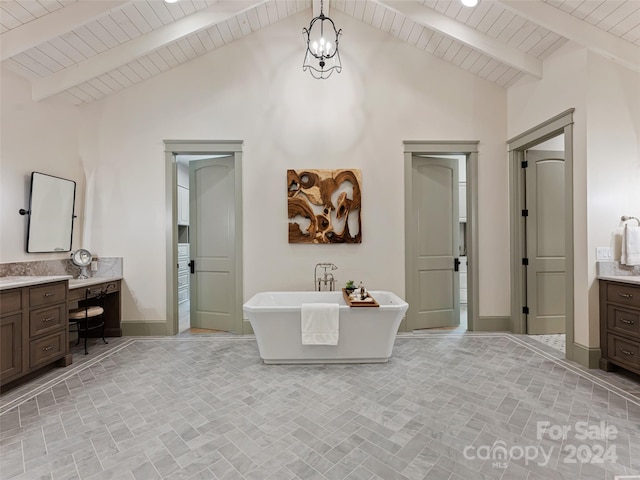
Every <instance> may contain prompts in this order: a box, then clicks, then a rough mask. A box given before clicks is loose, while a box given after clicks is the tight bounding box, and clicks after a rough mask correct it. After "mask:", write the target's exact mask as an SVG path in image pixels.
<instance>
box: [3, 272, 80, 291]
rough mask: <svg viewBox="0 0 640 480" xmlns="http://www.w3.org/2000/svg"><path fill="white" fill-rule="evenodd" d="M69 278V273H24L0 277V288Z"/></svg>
mask: <svg viewBox="0 0 640 480" xmlns="http://www.w3.org/2000/svg"><path fill="white" fill-rule="evenodd" d="M70 278H72V277H71V275H42V276H37V275H24V276H10V277H0V290H8V289H10V288H20V287H30V286H32V285H40V284H42V283H49V282H56V281H58V280H67V279H70Z"/></svg>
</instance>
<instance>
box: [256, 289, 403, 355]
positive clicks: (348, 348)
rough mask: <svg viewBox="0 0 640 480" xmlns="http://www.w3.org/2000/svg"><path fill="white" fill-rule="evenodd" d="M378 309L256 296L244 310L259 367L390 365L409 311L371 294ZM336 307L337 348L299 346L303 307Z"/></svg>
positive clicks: (293, 295)
mask: <svg viewBox="0 0 640 480" xmlns="http://www.w3.org/2000/svg"><path fill="white" fill-rule="evenodd" d="M370 293H371V296H373V298H375V299H376V300H377V302H378V303H379V304H380V307H349V306H347V304H346V303H345V301H344V298H343V296H342V292H341V291H340V292H261V293H256V294H255V295H254V296H253V297H251V299H249V301H247V302H246V303H245V304H244V312H245V315H246V316H247V317H248V318H249V321H250V322H251V326H252V327H253V331H254V333H255V335H256V340H257V341H258V350H259V351H260V357H261V358H262V360H263V361H264V363H384V362H388V361H389V357H390V356H391V351H392V349H393V342H394V340H395V336H396V333H397V332H398V327H399V326H400V322H401V321H402V318H403V316H404V314H405V312H406V311H407V308H408V307H409V305H408V304H407V302H405V301H404V300H402V299H401V298H400V297H398V296H397V295H395V294H393V293H391V292H383V291H372V292H370ZM322 302H327V303H337V304H339V305H340V331H339V334H338V335H339V336H338V345H335V346H334V345H303V344H302V340H301V336H302V332H301V328H300V311H301V306H302V304H303V303H322Z"/></svg>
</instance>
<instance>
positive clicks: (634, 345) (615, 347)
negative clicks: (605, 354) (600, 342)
mask: <svg viewBox="0 0 640 480" xmlns="http://www.w3.org/2000/svg"><path fill="white" fill-rule="evenodd" d="M607 340H608V350H609V358H610V359H612V360H614V361H618V362H622V363H626V364H628V365H630V366H633V367H635V368H639V367H640V342H634V341H632V340H627V339H624V338H621V337H618V336H617V335H608V339H607Z"/></svg>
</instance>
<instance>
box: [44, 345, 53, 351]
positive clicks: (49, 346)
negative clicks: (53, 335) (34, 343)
mask: <svg viewBox="0 0 640 480" xmlns="http://www.w3.org/2000/svg"><path fill="white" fill-rule="evenodd" d="M52 348H53V345H48V346H46V347H42V351H43V352H48V351H49V350H51V349H52Z"/></svg>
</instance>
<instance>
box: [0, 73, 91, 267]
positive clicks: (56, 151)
mask: <svg viewBox="0 0 640 480" xmlns="http://www.w3.org/2000/svg"><path fill="white" fill-rule="evenodd" d="M1 74H2V81H1V82H0V120H1V125H0V127H1V128H0V159H1V160H0V225H1V226H2V228H0V262H2V263H10V262H22V261H27V260H29V261H32V260H53V259H59V258H68V257H69V253H29V254H28V253H26V226H27V220H28V217H27V216H22V215H19V214H18V210H20V209H21V208H24V209H28V208H29V186H30V181H31V172H32V171H37V172H41V173H46V174H49V175H54V176H57V177H63V178H67V179H69V180H73V181H75V182H76V183H77V185H76V215H78V218H77V219H76V222H75V223H74V231H73V245H72V248H74V249H75V248H78V247H79V245H80V242H81V236H82V220H83V216H84V215H83V214H84V210H83V205H84V202H83V192H84V177H83V168H82V164H81V161H80V157H79V155H78V134H77V132H78V121H79V113H78V111H77V109H76V108H74V107H72V106H60V105H57V104H55V103H54V102H52V101H49V102H41V103H34V102H32V101H31V89H30V88H29V85H28V84H27V82H25V81H24V80H23V79H22V78H21V77H18V76H17V75H15V74H14V73H12V72H10V71H8V70H6V69H5V68H4V67H3V68H2V73H1Z"/></svg>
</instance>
